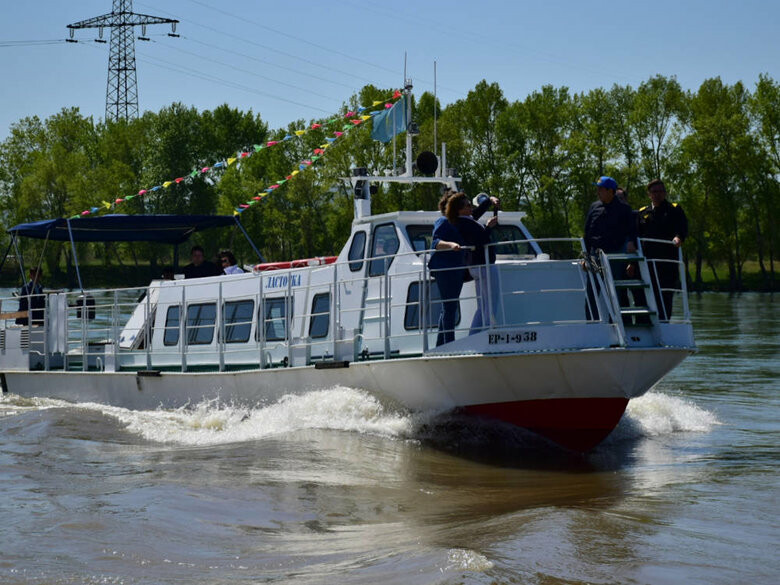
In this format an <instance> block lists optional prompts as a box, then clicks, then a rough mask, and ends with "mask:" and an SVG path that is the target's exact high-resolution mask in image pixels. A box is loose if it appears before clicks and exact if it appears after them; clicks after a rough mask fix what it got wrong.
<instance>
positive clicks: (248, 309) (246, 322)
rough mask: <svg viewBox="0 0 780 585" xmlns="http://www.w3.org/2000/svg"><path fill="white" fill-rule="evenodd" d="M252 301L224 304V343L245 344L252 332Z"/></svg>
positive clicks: (253, 305)
mask: <svg viewBox="0 0 780 585" xmlns="http://www.w3.org/2000/svg"><path fill="white" fill-rule="evenodd" d="M254 312H255V302H254V301H231V302H229V303H225V312H224V314H223V318H224V320H225V343H246V342H247V341H249V334H250V332H251V331H252V315H253V314H254Z"/></svg>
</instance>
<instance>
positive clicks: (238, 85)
mask: <svg viewBox="0 0 780 585" xmlns="http://www.w3.org/2000/svg"><path fill="white" fill-rule="evenodd" d="M140 54H141V55H143V54H144V53H140ZM142 61H143V62H144V63H149V64H150V65H155V66H157V67H161V68H163V69H170V70H171V71H176V72H177V73H184V74H185V75H191V76H193V77H197V78H200V79H203V80H206V81H212V82H215V83H218V84H220V85H221V86H223V87H224V86H225V85H227V86H231V87H234V88H235V89H240V90H242V91H246V92H249V93H254V94H257V95H262V96H264V97H267V98H271V99H274V100H277V101H281V102H285V103H288V104H293V105H296V106H301V107H303V108H308V109H310V110H316V111H319V112H323V113H325V114H328V115H330V114H331V113H332V110H325V109H323V108H319V107H317V106H312V105H310V104H304V103H302V102H297V101H295V100H288V99H286V98H282V97H279V96H277V95H274V94H272V93H267V92H264V91H262V90H259V89H255V88H253V87H250V86H247V85H243V84H241V83H236V82H234V81H230V80H229V79H223V78H221V77H217V76H215V75H209V74H207V73H203V72H201V71H198V70H196V69H192V68H190V67H186V66H183V65H179V64H177V63H171V62H170V61H165V60H163V59H160V58H159V57H154V60H152V59H142ZM162 63H165V64H166V65H167V66H166V65H162Z"/></svg>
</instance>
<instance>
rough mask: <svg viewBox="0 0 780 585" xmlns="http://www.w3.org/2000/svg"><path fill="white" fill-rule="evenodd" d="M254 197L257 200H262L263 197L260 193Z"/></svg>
mask: <svg viewBox="0 0 780 585" xmlns="http://www.w3.org/2000/svg"><path fill="white" fill-rule="evenodd" d="M252 199H254V200H255V201H261V200H262V199H263V198H262V197H260V195H255V196H254V197H252Z"/></svg>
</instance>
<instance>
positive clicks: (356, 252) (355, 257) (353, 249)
mask: <svg viewBox="0 0 780 585" xmlns="http://www.w3.org/2000/svg"><path fill="white" fill-rule="evenodd" d="M365 254H366V232H355V235H354V237H353V238H352V244H351V245H350V246H349V255H348V256H347V257H348V258H349V260H350V262H349V269H350V270H351V271H352V272H358V271H360V270H363V257H364V256H365Z"/></svg>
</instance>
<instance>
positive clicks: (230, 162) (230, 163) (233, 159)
mask: <svg viewBox="0 0 780 585" xmlns="http://www.w3.org/2000/svg"><path fill="white" fill-rule="evenodd" d="M237 160H238V159H237V158H236V157H233V158H229V159H228V160H227V163H228V166H230V165H232V164H233V163H234V162H236V161H237Z"/></svg>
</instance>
